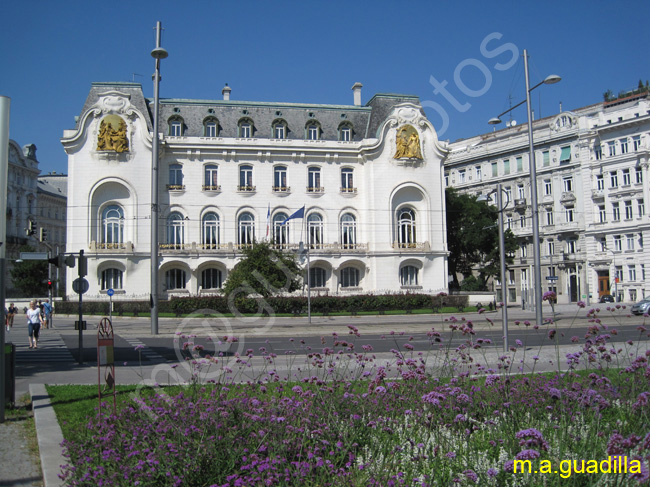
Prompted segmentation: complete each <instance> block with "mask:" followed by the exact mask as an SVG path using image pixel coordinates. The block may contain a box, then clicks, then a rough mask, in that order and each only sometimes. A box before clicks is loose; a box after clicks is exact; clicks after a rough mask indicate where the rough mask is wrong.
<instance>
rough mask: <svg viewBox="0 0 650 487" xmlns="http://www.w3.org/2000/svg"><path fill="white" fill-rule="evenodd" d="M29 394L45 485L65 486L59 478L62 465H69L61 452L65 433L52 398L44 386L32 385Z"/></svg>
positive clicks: (50, 486)
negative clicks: (58, 419) (57, 417)
mask: <svg viewBox="0 0 650 487" xmlns="http://www.w3.org/2000/svg"><path fill="white" fill-rule="evenodd" d="M29 394H30V396H31V397H32V408H33V411H34V423H35V427H36V436H37V437H38V451H39V454H40V457H41V469H42V471H43V482H44V485H45V487H60V486H63V485H64V483H63V481H62V480H61V479H60V478H59V473H60V471H61V465H65V464H66V463H67V461H66V459H65V457H64V456H63V454H62V450H61V443H62V442H63V432H62V431H61V427H60V426H59V422H58V421H57V419H56V414H55V413H54V408H53V407H52V404H51V403H50V396H48V394H47V391H46V390H45V385H44V384H30V385H29Z"/></svg>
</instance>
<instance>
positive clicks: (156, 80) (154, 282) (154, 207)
mask: <svg viewBox="0 0 650 487" xmlns="http://www.w3.org/2000/svg"><path fill="white" fill-rule="evenodd" d="M161 30H162V29H161V25H160V22H157V23H156V48H155V49H154V50H153V51H151V57H153V58H154V59H155V60H156V71H155V72H154V75H153V140H152V147H151V152H152V156H151V294H150V299H149V304H150V306H151V334H152V335H157V334H158V264H159V262H158V220H159V208H158V119H159V118H160V114H159V101H160V98H159V95H158V86H159V85H160V60H161V59H165V58H166V57H167V56H168V54H167V51H165V50H164V49H163V48H162V47H160V36H161Z"/></svg>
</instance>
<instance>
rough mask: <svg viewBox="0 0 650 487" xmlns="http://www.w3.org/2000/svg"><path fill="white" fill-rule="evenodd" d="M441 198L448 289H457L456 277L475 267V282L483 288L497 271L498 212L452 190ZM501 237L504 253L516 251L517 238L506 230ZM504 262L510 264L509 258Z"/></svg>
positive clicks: (498, 270) (469, 273)
mask: <svg viewBox="0 0 650 487" xmlns="http://www.w3.org/2000/svg"><path fill="white" fill-rule="evenodd" d="M445 197H446V206H447V247H448V250H449V258H448V263H449V274H451V279H452V280H451V282H450V288H452V289H460V283H459V281H458V276H459V275H461V276H463V278H465V279H467V278H469V276H471V275H473V273H474V270H475V269H477V268H478V273H479V276H478V282H479V283H481V284H482V286H483V289H485V283H487V281H488V280H489V278H490V277H495V276H498V275H499V272H500V254H499V228H498V224H497V223H496V222H497V219H498V216H499V213H498V211H497V209H496V208H495V207H493V206H490V205H487V204H485V203H483V202H480V201H476V196H471V195H467V194H461V193H458V192H457V191H456V190H455V189H454V188H447V190H446V192H445ZM504 236H505V248H506V254H510V253H512V252H514V251H515V250H516V249H517V238H516V237H515V236H514V234H513V233H512V232H511V231H510V229H508V230H506V232H505V235H504ZM507 261H509V263H512V258H508V259H507ZM469 282H471V280H470V281H469ZM469 282H468V284H469Z"/></svg>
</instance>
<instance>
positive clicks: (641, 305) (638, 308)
mask: <svg viewBox="0 0 650 487" xmlns="http://www.w3.org/2000/svg"><path fill="white" fill-rule="evenodd" d="M632 313H633V314H635V315H642V314H646V313H650V299H648V298H646V299H643V300H642V301H639V302H638V303H636V304H635V305H634V306H632Z"/></svg>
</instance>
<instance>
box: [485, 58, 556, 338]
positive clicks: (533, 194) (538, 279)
mask: <svg viewBox="0 0 650 487" xmlns="http://www.w3.org/2000/svg"><path fill="white" fill-rule="evenodd" d="M524 71H525V74H526V100H525V101H522V102H521V103H518V104H517V105H515V106H514V107H512V108H510V109H508V110H506V111H505V112H503V113H501V114H500V115H499V116H498V117H496V118H492V119H490V120H489V121H488V123H489V124H491V125H495V124H498V123H501V118H500V117H502V116H503V115H505V114H506V113H508V112H510V111H512V110H514V109H515V108H517V107H518V106H520V105H523V104H524V102H525V103H526V105H527V107H528V150H529V153H530V155H529V159H530V161H529V166H530V200H531V201H530V204H531V210H532V216H533V261H534V268H535V284H534V287H535V318H536V320H537V324H538V325H541V324H543V323H544V318H543V316H542V265H541V261H540V249H539V210H538V208H537V168H536V167H535V150H534V147H533V116H532V109H531V105H530V92H531V91H533V90H534V89H535V88H537V87H538V86H541V85H552V84H555V83H558V82H559V81H561V80H562V78H560V77H559V76H558V75H556V74H552V75H550V76H547V77H546V78H545V79H544V80H543V81H541V82H539V83H537V84H536V85H535V86H533V87H532V88H531V87H530V80H529V77H528V52H527V51H526V49H524Z"/></svg>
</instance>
